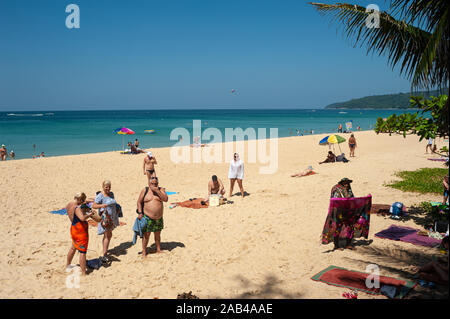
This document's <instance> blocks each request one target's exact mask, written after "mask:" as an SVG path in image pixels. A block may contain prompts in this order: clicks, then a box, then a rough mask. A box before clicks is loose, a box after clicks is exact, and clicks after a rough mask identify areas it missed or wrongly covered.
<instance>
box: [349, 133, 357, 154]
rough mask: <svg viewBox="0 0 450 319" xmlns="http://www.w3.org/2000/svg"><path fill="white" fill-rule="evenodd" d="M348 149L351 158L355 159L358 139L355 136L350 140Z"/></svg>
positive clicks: (351, 136)
mask: <svg viewBox="0 0 450 319" xmlns="http://www.w3.org/2000/svg"><path fill="white" fill-rule="evenodd" d="M348 147H349V148H350V157H355V148H356V138H355V135H353V134H352V135H350V138H349V139H348Z"/></svg>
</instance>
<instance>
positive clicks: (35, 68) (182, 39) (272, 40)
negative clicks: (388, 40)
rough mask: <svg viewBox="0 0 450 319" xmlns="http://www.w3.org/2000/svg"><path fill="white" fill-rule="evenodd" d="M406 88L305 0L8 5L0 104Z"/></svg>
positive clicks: (299, 101)
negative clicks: (70, 21) (75, 15)
mask: <svg viewBox="0 0 450 319" xmlns="http://www.w3.org/2000/svg"><path fill="white" fill-rule="evenodd" d="M324 2H327V3H334V1H333V2H330V1H324ZM337 2H338V1H337ZM70 3H75V4H77V5H78V6H79V8H80V18H81V19H80V20H81V23H80V26H81V27H80V29H68V28H66V26H65V20H66V17H67V15H68V13H66V12H65V8H66V6H67V5H68V4H70ZM355 3H358V4H360V5H363V6H366V5H368V4H370V3H374V1H373V0H371V1H358V2H355ZM375 3H376V2H375ZM376 4H378V5H379V6H380V8H381V9H382V10H383V9H386V5H387V4H386V2H385V1H384V0H382V1H380V2H379V3H376ZM409 87H410V86H409V81H407V80H406V79H405V78H404V77H401V76H400V75H399V73H398V72H396V71H392V70H391V68H390V67H389V66H388V65H387V59H386V58H385V57H378V56H372V55H369V56H368V55H366V49H365V48H359V47H358V48H353V46H352V43H351V41H349V40H347V39H346V38H345V37H344V36H343V35H342V33H341V32H340V31H339V30H338V28H337V24H336V23H331V22H330V19H329V18H327V17H323V16H321V15H320V14H319V13H318V12H317V11H316V10H315V9H314V8H313V7H312V6H311V5H309V4H307V1H302V0H297V1H295V0H227V1H224V0H208V1H200V0H176V1H175V0H163V1H162V0H157V1H155V0H129V1H123V0H117V1H113V0H68V1H63V0H40V1H35V0H30V1H25V0H1V1H0V111H18V110H30V111H32V110H77V109H80V110H88V109H152V108H157V109H161V108H174V109H181V108H240V107H242V108H322V107H324V106H326V105H328V104H330V103H334V102H340V101H344V100H348V99H352V98H358V97H363V96H367V95H376V94H388V93H399V92H408V91H409ZM232 89H235V90H236V93H235V94H231V93H230V91H231V90H232Z"/></svg>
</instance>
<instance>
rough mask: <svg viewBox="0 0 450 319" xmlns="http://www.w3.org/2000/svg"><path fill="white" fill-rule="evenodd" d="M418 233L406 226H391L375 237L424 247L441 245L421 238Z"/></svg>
mask: <svg viewBox="0 0 450 319" xmlns="http://www.w3.org/2000/svg"><path fill="white" fill-rule="evenodd" d="M418 232H419V229H415V228H411V227H406V226H396V225H391V226H390V227H389V228H388V229H385V230H382V231H380V232H378V233H376V234H375V237H378V238H384V239H390V240H398V241H403V242H407V243H411V244H414V245H420V246H425V247H436V246H439V244H440V243H441V241H440V240H439V239H436V238H432V237H428V236H422V235H419V234H418Z"/></svg>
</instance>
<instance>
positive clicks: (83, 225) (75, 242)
mask: <svg viewBox="0 0 450 319" xmlns="http://www.w3.org/2000/svg"><path fill="white" fill-rule="evenodd" d="M93 214H94V213H93V212H91V209H90V208H89V206H88V205H86V204H82V205H79V206H77V207H76V208H75V213H74V215H73V220H72V224H71V226H70V236H71V237H72V246H71V247H70V249H69V253H68V254H67V264H66V269H67V268H68V267H69V266H70V264H71V263H72V259H73V256H74V255H75V252H76V251H78V252H79V253H80V261H79V262H80V268H81V275H83V276H84V275H86V253H87V249H88V244H89V224H88V222H87V219H88V218H89V217H91V216H92V215H93Z"/></svg>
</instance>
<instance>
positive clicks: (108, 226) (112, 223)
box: [92, 180, 119, 263]
mask: <svg viewBox="0 0 450 319" xmlns="http://www.w3.org/2000/svg"><path fill="white" fill-rule="evenodd" d="M92 208H93V209H98V210H99V211H98V212H99V215H100V216H101V217H102V221H101V222H100V223H98V230H97V234H98V235H103V256H101V257H100V260H101V261H102V262H104V263H106V262H107V261H108V257H107V256H106V254H107V252H108V247H109V243H110V242H111V238H112V231H113V230H114V229H115V228H116V227H117V226H119V214H118V211H117V205H116V200H115V198H114V193H113V192H112V191H111V182H110V181H108V180H105V181H104V182H103V184H102V191H101V192H100V193H98V194H97V196H96V197H95V201H94V202H93V203H92Z"/></svg>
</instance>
